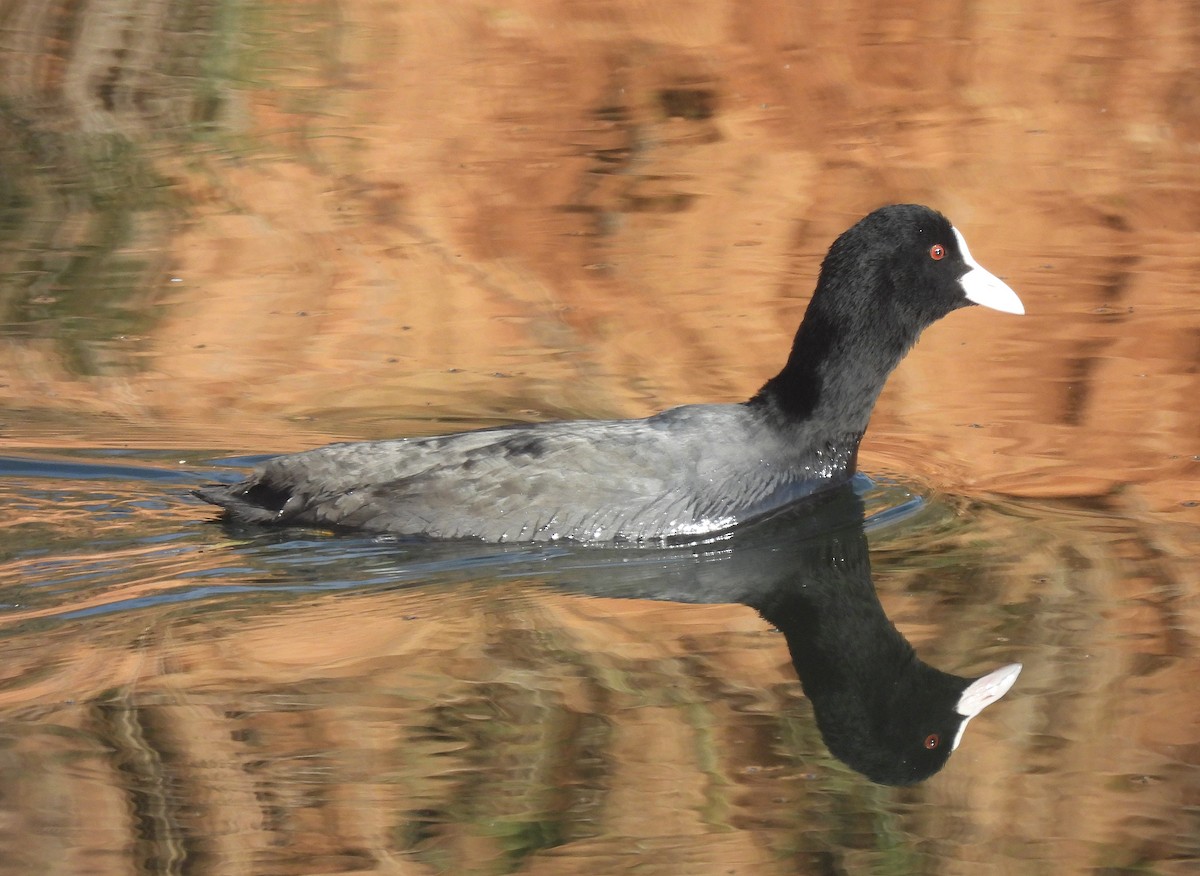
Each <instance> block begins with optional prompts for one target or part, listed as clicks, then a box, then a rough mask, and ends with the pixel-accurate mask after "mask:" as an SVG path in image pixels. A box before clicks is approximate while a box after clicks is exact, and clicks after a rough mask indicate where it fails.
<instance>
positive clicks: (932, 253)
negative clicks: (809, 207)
mask: <svg viewBox="0 0 1200 876" xmlns="http://www.w3.org/2000/svg"><path fill="white" fill-rule="evenodd" d="M929 257H930V258H931V259H933V260H934V261H935V262H938V261H941V260H942V259H944V258H945V257H946V247H944V246H942V245H941V244H940V243H935V244H934V245H933V246H931V247H929ZM931 738H932V737H931ZM933 745H937V739H934V741H933ZM933 745H930V746H928V747H929V748H933Z"/></svg>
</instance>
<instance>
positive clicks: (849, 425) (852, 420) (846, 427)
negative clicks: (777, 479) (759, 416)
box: [748, 288, 915, 447]
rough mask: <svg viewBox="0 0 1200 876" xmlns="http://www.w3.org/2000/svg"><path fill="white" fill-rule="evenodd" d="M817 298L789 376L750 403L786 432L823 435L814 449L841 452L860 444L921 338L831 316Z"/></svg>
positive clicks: (787, 368) (853, 317)
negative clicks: (892, 378)
mask: <svg viewBox="0 0 1200 876" xmlns="http://www.w3.org/2000/svg"><path fill="white" fill-rule="evenodd" d="M821 291H822V290H821V289H820V288H818V290H817V294H816V295H815V296H814V297H813V302H812V304H810V305H809V308H808V312H807V313H806V314H805V316H804V321H803V322H801V324H800V328H799V329H798V330H797V332H796V337H795V340H794V341H793V343H792V351H791V355H790V356H789V357H788V361H787V364H786V365H784V367H783V370H782V371H780V372H779V373H778V374H777V375H775V376H774V377H772V378H771V379H770V380H768V381H767V382H766V384H764V385H763V387H762V389H760V390H759V391H758V393H757V394H756V395H755V396H754V397H753V398H752V399H750V401H749V402H748V404H749V405H751V406H752V407H758V408H761V409H763V410H764V411H765V412H766V413H767V415H768V416H770V417H771V418H772V419H773V420H775V421H776V422H777V423H778V424H779V425H780V426H784V427H787V426H792V427H796V426H808V427H815V428H817V429H819V430H820V431H819V433H818V434H813V435H810V436H809V437H808V440H809V442H810V443H811V444H814V445H820V444H821V443H822V442H826V443H830V444H831V445H833V446H841V445H843V444H844V442H846V441H847V440H852V441H853V443H854V445H855V447H857V443H858V440H859V439H861V437H862V435H863V433H864V432H865V431H866V429H867V423H868V421H869V420H870V418H871V411H872V409H873V408H874V407H875V401H876V399H878V398H879V394H880V392H882V391H883V386H884V384H885V383H886V382H887V379H888V375H890V374H891V373H892V371H893V370H894V369H895V368H896V366H897V365H898V364H900V360H901V359H902V358H904V354H905V353H906V352H907V351H908V348H909V347H910V346H911V344H912V341H913V340H915V338H911V339H910V338H909V337H908V336H907V335H906V333H905V332H903V331H901V330H899V329H898V328H896V327H892V326H889V325H887V324H885V323H882V322H881V321H879V320H874V321H871V320H866V319H861V318H857V317H859V316H860V314H856V313H853V312H851V313H843V314H838V315H836V317H835V316H831V315H829V314H828V313H827V311H826V308H825V306H824V302H823V297H824V298H830V297H832V296H829V295H828V294H827V295H825V296H822V295H821Z"/></svg>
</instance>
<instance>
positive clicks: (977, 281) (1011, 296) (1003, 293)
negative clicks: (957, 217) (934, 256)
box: [953, 228, 1025, 314]
mask: <svg viewBox="0 0 1200 876" xmlns="http://www.w3.org/2000/svg"><path fill="white" fill-rule="evenodd" d="M953 231H954V237H955V238H956V239H957V240H958V251H959V253H961V254H962V258H963V261H964V262H966V263H967V268H968V270H967V272H966V273H965V274H963V275H962V276H961V277H959V279H958V282H959V283H960V284H961V285H962V288H963V293H964V294H965V295H966V296H967V300H968V301H973V302H974V303H976V304H982V305H983V306H984V307H990V308H992V310H1000V311H1003V312H1004V313H1017V314H1023V313H1024V312H1025V305H1024V304H1022V303H1021V299H1020V298H1018V297H1017V293H1016V292H1014V291H1013V290H1012V289H1010V288H1009V286H1008V284H1007V283H1005V282H1004V281H1003V280H1001V279H1000V278H999V277H997V276H996V275H995V274H993V273H992V272H991V271H988V270H987V269H985V268H984V267H983V266H982V265H980V264H979V262H977V261H975V259H974V257H972V255H971V250H970V249H968V248H967V241H966V240H965V239H964V238H963V236H962V234H961V233H960V232H959V230H958V229H957V228H955V229H953Z"/></svg>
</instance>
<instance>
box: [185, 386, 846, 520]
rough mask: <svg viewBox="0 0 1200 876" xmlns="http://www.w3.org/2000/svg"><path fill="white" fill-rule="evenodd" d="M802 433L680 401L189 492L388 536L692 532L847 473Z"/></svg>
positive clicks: (338, 451)
mask: <svg viewBox="0 0 1200 876" xmlns="http://www.w3.org/2000/svg"><path fill="white" fill-rule="evenodd" d="M805 431H810V430H806V429H804V427H798V428H793V429H789V430H787V431H786V432H785V433H780V432H778V431H777V430H771V429H767V428H765V427H764V425H763V422H762V419H761V417H760V416H757V415H756V413H755V411H754V410H753V409H752V408H750V407H748V406H747V405H742V404H725V405H688V406H684V407H679V408H674V409H672V410H668V411H664V412H663V413H660V414H657V415H655V416H653V417H649V418H647V419H641V420H582V421H572V422H553V423H541V424H535V425H519V426H505V427H500V428H495V429H483V430H479V431H474V432H462V433H458V434H453V435H441V436H435V437H429V438H400V439H395V440H388V441H371V442H358V443H350V444H334V445H331V446H328V447H322V448H319V449H317V450H310V451H306V452H304V453H297V454H292V455H289V456H283V457H278V458H276V459H273V460H269V461H268V462H266V463H264V464H263V465H262V466H261V467H260V468H259V469H258V470H257V471H256V472H255V473H254V474H252V475H251V477H250V479H249V480H247V481H245V482H243V483H241V484H238V485H234V486H220V485H218V486H210V487H206V488H204V490H203V492H202V494H201V495H202V497H203V498H205V499H207V500H209V501H213V502H218V503H219V504H223V505H227V506H228V507H230V510H231V511H233V512H235V513H236V514H237V516H239V517H240V518H241V519H243V520H245V521H247V522H256V523H276V524H278V523H294V524H301V525H315V526H325V527H331V528H345V529H356V530H363V531H368V532H387V533H392V534H395V535H401V536H405V535H408V536H425V537H431V538H475V539H482V540H484V541H490V542H506V541H548V540H555V539H560V538H562V539H571V540H577V541H624V540H629V541H642V540H646V539H655V538H663V537H667V536H684V537H687V536H702V535H705V534H709V533H713V532H718V531H721V530H724V529H728V528H730V527H732V526H734V525H735V524H738V523H742V522H745V521H746V520H749V519H753V518H757V517H761V516H763V515H764V514H769V513H770V512H772V511H774V510H777V509H779V508H782V507H785V506H787V505H789V504H791V503H793V502H795V501H796V500H798V499H801V498H804V497H805V496H807V495H810V494H812V493H813V492H815V491H817V490H819V489H821V488H823V487H828V486H831V485H833V484H836V483H841V482H844V481H845V480H846V479H848V478H849V477H850V475H851V474H852V473H853V472H852V468H851V453H850V452H849V451H848V450H846V449H843V450H841V451H838V450H836V449H834V448H833V447H831V446H829V447H819V448H813V447H812V444H811V440H806V438H805V436H804V434H803V433H804V432H805ZM717 435H719V436H721V440H720V441H719V442H714V441H713V436H717ZM846 437H847V438H855V437H856V436H846ZM838 443H840V444H841V445H842V446H843V447H844V448H852V447H853V446H854V445H855V443H856V441H854V440H848V441H843V442H838ZM746 448H753V449H754V450H753V455H747V454H746V452H745V451H746Z"/></svg>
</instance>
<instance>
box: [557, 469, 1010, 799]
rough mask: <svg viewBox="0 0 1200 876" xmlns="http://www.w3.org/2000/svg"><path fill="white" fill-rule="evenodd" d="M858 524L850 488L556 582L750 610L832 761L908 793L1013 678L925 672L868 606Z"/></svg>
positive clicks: (1002, 672) (568, 565)
mask: <svg viewBox="0 0 1200 876" xmlns="http://www.w3.org/2000/svg"><path fill="white" fill-rule="evenodd" d="M863 522H864V521H863V505H862V501H861V499H860V498H859V496H858V495H857V494H856V493H855V492H854V490H853V488H851V487H850V486H847V487H845V488H843V489H839V490H835V491H832V492H831V493H830V494H828V495H827V496H825V497H824V498H823V500H821V501H820V502H818V503H815V504H810V505H809V506H807V507H805V508H804V509H800V510H796V511H793V512H791V513H789V514H787V515H784V516H780V517H777V518H774V519H772V520H770V521H766V522H764V523H762V524H759V525H757V526H751V527H748V528H745V529H742V530H738V531H735V532H734V533H733V534H732V535H731V536H730V537H729V538H728V539H727V540H723V541H719V542H716V543H712V544H707V545H700V546H695V545H693V546H688V547H678V548H670V549H667V550H665V551H661V552H659V551H655V552H649V551H641V552H637V553H638V555H637V556H635V557H634V558H633V559H632V560H631V559H630V556H629V554H628V553H626V554H625V557H624V560H623V562H611V563H610V562H607V561H604V560H603V558H602V557H597V556H596V551H595V550H587V551H582V552H579V553H574V552H572V557H573V558H574V560H575V561H576V562H575V563H572V562H571V559H570V558H563V559H565V560H566V562H565V563H561V564H556V565H557V574H555V575H554V576H553V578H554V579H555V581H556V582H557V583H558V584H560V585H561V586H566V587H567V588H568V589H572V590H576V591H583V592H586V593H588V594H591V595H595V596H607V597H627V598H650V599H660V600H661V599H666V600H671V601H678V602H688V603H722V602H740V603H743V604H745V605H748V606H750V607H752V608H754V609H756V610H757V611H758V612H759V613H760V614H761V615H762V616H763V618H765V619H766V620H767V621H768V622H769V623H771V624H772V625H773V626H775V627H776V628H777V629H778V630H779V631H780V632H782V633H783V635H784V637H785V639H786V640H787V645H788V650H789V652H790V653H791V658H792V662H793V664H794V665H795V668H796V673H797V675H798V676H799V678H800V684H801V685H802V686H803V688H804V693H805V695H806V696H807V697H808V699H809V701H810V702H811V703H812V707H813V712H814V714H815V716H816V722H817V726H818V728H819V730H820V732H821V736H822V738H823V739H824V741H825V744H826V746H827V747H828V748H829V750H830V752H831V753H832V754H833V755H834V756H835V757H837V758H838V759H840V760H841V761H843V762H844V763H845V764H847V765H848V766H850V767H851V768H852V769H854V770H857V771H858V772H860V773H862V774H863V775H865V776H866V777H867V778H869V779H871V780H872V781H874V782H878V783H880V784H887V785H908V784H912V783H914V782H919V781H922V780H924V779H926V778H928V777H929V776H931V775H933V774H934V773H936V772H937V771H938V770H940V769H941V768H942V767H943V766H945V764H946V761H947V760H948V759H949V757H950V755H951V754H952V753H953V751H954V750H955V749H956V748H957V747H958V744H959V742H960V741H961V739H962V735H963V730H964V729H965V728H966V726H967V723H968V722H969V721H970V720H971V719H972V718H973V717H975V716H976V715H978V714H979V712H980V711H982V710H983V709H984V708H985V707H986V706H988V705H989V704H991V703H993V702H995V701H996V700H998V699H999V698H1000V697H1002V696H1003V695H1004V694H1005V693H1006V692H1007V691H1008V689H1009V688H1010V687H1011V686H1012V684H1013V682H1015V681H1016V678H1017V675H1018V674H1019V673H1020V671H1021V666H1020V664H1017V663H1013V664H1009V665H1007V666H1003V667H1001V668H999V669H996V670H995V671H993V672H990V673H988V674H987V675H984V676H982V677H981V678H963V677H961V676H957V675H952V674H949V673H946V672H942V671H940V670H938V669H935V668H933V667H932V666H930V665H928V664H927V663H924V662H922V661H921V660H920V658H918V657H917V655H916V653H915V652H914V651H913V648H912V646H911V645H909V643H908V642H907V641H906V640H905V638H904V637H903V636H902V635H901V634H900V633H899V631H898V630H897V629H896V628H895V627H894V626H893V625H892V623H891V621H889V620H888V618H887V615H886V614H884V611H883V606H882V605H881V604H880V602H879V599H878V597H877V596H876V593H875V587H874V584H873V583H872V580H871V563H870V556H869V554H868V551H867V540H866V535H865V532H864V528H863ZM602 553H606V552H602ZM584 558H590V560H591V561H590V562H587V563H586V564H584V563H579V562H578V561H579V560H583V559H584ZM597 560H601V561H600V562H596V561H597Z"/></svg>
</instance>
